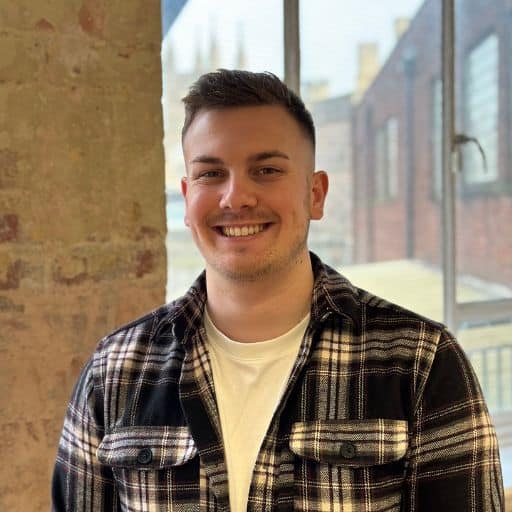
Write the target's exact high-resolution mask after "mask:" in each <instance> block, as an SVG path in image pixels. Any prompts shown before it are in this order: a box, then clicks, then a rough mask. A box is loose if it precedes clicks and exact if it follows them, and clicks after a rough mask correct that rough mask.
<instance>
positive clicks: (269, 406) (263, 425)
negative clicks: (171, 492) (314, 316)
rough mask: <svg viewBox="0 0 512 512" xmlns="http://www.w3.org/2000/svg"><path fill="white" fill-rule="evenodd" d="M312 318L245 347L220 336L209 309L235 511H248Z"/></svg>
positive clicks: (210, 338) (209, 331)
mask: <svg viewBox="0 0 512 512" xmlns="http://www.w3.org/2000/svg"><path fill="white" fill-rule="evenodd" d="M309 317H310V315H309V314H308V315H307V316H306V317H304V318H303V319H302V320H301V321H300V322H299V323H298V324H297V325H296V326H295V327H293V328H292V329H291V330H289V331H288V332H286V333H285V334H283V335H282V336H279V337H277V338H274V339H271V340H268V341H261V342H257V343H240V342H237V341H233V340H231V339H229V338H228V337H227V336H225V335H224V334H223V333H222V332H220V331H219V330H218V329H217V328H216V327H215V325H214V324H213V322H212V320H211V318H210V316H209V315H208V312H207V311H206V310H205V315H204V325H205V329H206V334H207V343H208V351H209V354H210V360H211V365H212V372H213V382H214V385H215V395H216V397H217V404H218V407H219V414H220V422H221V427H222V436H223V441H224V448H225V455H226V464H227V469H228V484H229V502H230V508H231V511H232V512H246V508H247V499H248V496H249V487H250V485H251V479H252V473H253V470H254V465H255V463H256V458H257V456H258V452H259V450H260V447H261V443H262V441H263V438H264V437H265V434H266V433H267V429H268V427H269V425H270V421H271V419H272V415H273V413H274V411H275V409H276V407H277V405H278V403H279V400H280V398H281V396H282V394H283V392H284V389H285V386H286V383H287V381H288V377H289V376H290V372H291V370H292V368H293V364H294V363H295V360H296V358H297V354H298V351H299V347H300V344H301V341H302V338H303V336H304V333H305V331H306V328H307V326H308V323H309Z"/></svg>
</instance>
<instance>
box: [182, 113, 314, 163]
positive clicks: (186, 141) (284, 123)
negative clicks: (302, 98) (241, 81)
mask: <svg viewBox="0 0 512 512" xmlns="http://www.w3.org/2000/svg"><path fill="white" fill-rule="evenodd" d="M305 142H306V144H305ZM308 142H309V140H308V137H307V136H306V135H305V133H304V129H303V128H302V126H301V125H300V124H299V123H298V121H297V120H296V119H295V118H294V117H293V116H292V115H291V114H289V113H288V112H287V111H286V110H285V109H284V108H283V107H281V106H277V105H261V106H251V107H227V108H219V109H208V110H206V109H205V110H200V111H199V112H198V113H197V114H196V116H195V117H194V120H193V121H192V123H191V124H190V126H189V128H188V130H187V132H186V134H185V136H184V137H183V149H184V151H185V153H187V152H190V151H193V149H194V148H198V146H212V148H213V147H215V146H220V147H222V146H223V145H224V144H228V145H242V146H243V147H246V146H248V145H250V146H254V147H256V146H261V149H262V150H266V149H269V146H275V147H274V148H273V149H277V148H278V147H280V148H286V147H289V149H292V148H293V146H296V145H298V144H300V146H302V147H304V146H306V147H307V146H308V145H311V143H309V144H308Z"/></svg>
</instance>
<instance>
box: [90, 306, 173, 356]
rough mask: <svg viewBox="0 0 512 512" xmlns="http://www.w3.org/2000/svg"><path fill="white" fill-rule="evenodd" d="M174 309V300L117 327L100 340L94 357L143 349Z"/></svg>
mask: <svg viewBox="0 0 512 512" xmlns="http://www.w3.org/2000/svg"><path fill="white" fill-rule="evenodd" d="M174 310H175V302H170V303H168V304H164V305H162V306H159V307H158V308H156V309H154V310H152V311H150V312H148V313H146V314H144V315H142V316H140V317H139V318H136V319H135V320H132V321H131V322H128V323H126V324H124V325H122V326H119V327H117V328H116V329H115V330H113V331H112V332H110V333H109V334H107V335H106V336H104V337H103V338H102V339H101V340H100V342H99V343H98V345H97V348H96V351H95V354H94V357H95V358H96V359H98V358H103V357H106V356H109V355H111V354H118V353H120V351H123V352H124V353H125V354H126V351H133V350H137V351H141V350H142V351H144V350H145V347H147V346H148V345H149V344H151V343H152V340H153V339H154V338H155V335H156V334H157V332H158V331H159V330H160V329H161V327H162V326H163V324H165V320H166V318H168V317H169V316H170V315H172V313H173V311H174Z"/></svg>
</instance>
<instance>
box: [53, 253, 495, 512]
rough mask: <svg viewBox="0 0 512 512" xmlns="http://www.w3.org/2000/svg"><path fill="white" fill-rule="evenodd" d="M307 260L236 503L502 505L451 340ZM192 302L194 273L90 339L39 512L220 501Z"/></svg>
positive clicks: (183, 508) (200, 300)
mask: <svg viewBox="0 0 512 512" xmlns="http://www.w3.org/2000/svg"><path fill="white" fill-rule="evenodd" d="M311 257H312V261H313V267H314V272H315V286H314V290H313V298H312V308H311V321H310V324H309V326H308V328H307V331H306V334H305V336H304V340H303V342H302V345H301V348H300V350H299V355H298V358H297V361H296V363H295V366H294V368H293V370H292V373H291V375H290V378H289V382H288V386H287V389H286V391H285V393H284V395H283V397H282V399H281V402H280V404H279V406H278V408H277V410H276V412H275V414H274V417H273V419H272V421H271V424H270V426H269V429H268V432H267V435H266V437H265V439H264V441H263V444H262V446H261V449H260V452H259V455H258V458H257V461H256V465H255V469H254V473H253V480H252V484H251V489H250V495H249V500H248V506H247V510H248V511H251V512H270V511H282V512H284V511H292V510H295V511H304V512H323V511H325V512H327V511H332V512H334V511H340V512H359V511H365V512H379V511H382V512H384V511H387V512H400V511H401V512H406V511H415V512H420V511H421V512H423V511H425V512H426V511H429V512H432V511H435V512H437V511H450V512H463V511H464V512H477V511H478V512H480V511H482V512H483V511H486V512H487V511H501V510H503V489H502V480H501V471H500V463H499V457H498V447H497V443H496V437H495V433H494V429H493V427H492V424H491V422H490V419H489V415H488V412H487V409H486V406H485V403H484V400H483V398H482V394H481V391H480V388H479V385H478V382H477V380H476V378H475V375H474V374H473V371H472V369H471V367H470V366H469V364H468V362H467V359H466V357H465V356H464V354H463V352H462V351H461V349H460V347H459V345H458V344H457V342H456V341H455V340H454V339H453V337H452V336H451V335H450V333H449V332H447V331H446V330H445V329H444V327H443V326H442V325H440V324H437V323H434V322H432V321H430V320H427V319H425V318H422V317H420V316H418V315H416V314H414V313H411V312H409V311H406V310H404V309H402V308H400V307H398V306H395V305H393V304H390V303H388V302H386V301H384V300H382V299H380V298H378V297H375V296H373V295H371V294H369V293H367V292H365V291H363V290H360V289H358V288H355V287H354V286H352V285H351V284H350V283H349V282H348V281H347V280H346V279H344V278H343V277H342V276H340V275H339V274H337V273H336V272H335V271H334V270H332V269H331V268H329V267H327V266H325V265H323V264H322V263H321V262H320V261H319V260H318V258H317V257H316V256H314V255H312V256H311ZM205 300H206V295H205V280H204V276H201V277H200V278H199V279H198V281H197V282H196V283H195V284H194V286H193V287H192V288H191V289H190V290H189V292H188V293H187V295H185V296H184V297H183V298H181V299H179V300H177V301H175V302H173V303H171V304H168V305H165V306H163V307H162V308H160V309H158V310H156V311H154V312H152V313H150V314H149V315H147V316H145V317H143V318H141V319H139V320H137V321H135V322H132V323H131V324H129V325H127V326H125V327H123V328H121V329H119V330H117V331H116V332H114V333H112V334H111V335H110V336H107V337H106V338H104V339H103V340H102V341H101V342H100V344H99V346H98V348H97V350H96V352H95V353H94V355H93V357H92V358H91V360H90V361H89V363H88V364H87V365H86V367H85V368H84V370H83V372H82V374H81V376H80V379H79V380H78V382H77V385H76V387H75V390H74V392H73V396H72V398H71V401H70V404H69V406H68V411H67V415H66V418H65V421H64V427H63V430H62V436H61V441H60V445H59V450H58V454H57V461H56V465H55V471H54V478H53V488H52V492H53V511H54V512H62V511H69V512H70V511H73V512H106V511H109V512H110V511H126V512H142V511H147V512H154V511H173V512H192V511H211V512H213V511H227V510H229V500H228V485H227V478H228V475H227V470H226V464H225V461H224V451H223V444H222V433H221V427H220V421H219V415H218V410H217V405H216V398H215V391H214V386H213V380H212V376H211V368H210V361H209V357H208V351H207V348H206V345H205V342H204V340H205V332H204V327H203V311H204V305H205Z"/></svg>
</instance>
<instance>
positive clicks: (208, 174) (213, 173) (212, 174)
mask: <svg viewBox="0 0 512 512" xmlns="http://www.w3.org/2000/svg"><path fill="white" fill-rule="evenodd" d="M221 176H222V171H219V170H217V169H210V170H208V171H202V172H200V173H199V174H198V176H197V178H198V179H201V178H205V179H208V178H220V177H221Z"/></svg>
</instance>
